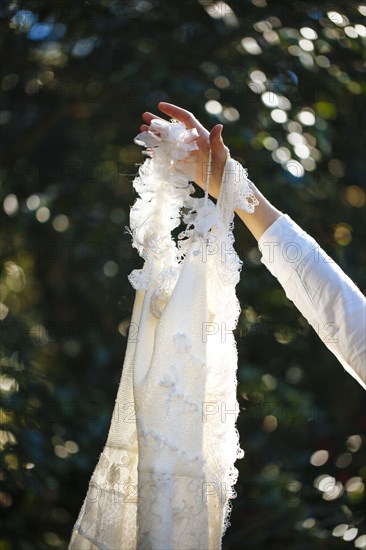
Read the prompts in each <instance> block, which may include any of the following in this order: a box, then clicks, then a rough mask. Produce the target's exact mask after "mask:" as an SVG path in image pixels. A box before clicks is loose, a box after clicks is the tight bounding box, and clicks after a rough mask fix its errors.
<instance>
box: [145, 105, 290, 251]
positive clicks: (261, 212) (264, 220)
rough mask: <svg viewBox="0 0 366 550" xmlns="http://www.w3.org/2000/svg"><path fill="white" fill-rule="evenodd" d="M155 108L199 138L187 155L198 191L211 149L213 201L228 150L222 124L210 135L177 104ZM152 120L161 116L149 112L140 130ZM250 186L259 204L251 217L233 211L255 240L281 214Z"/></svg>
mask: <svg viewBox="0 0 366 550" xmlns="http://www.w3.org/2000/svg"><path fill="white" fill-rule="evenodd" d="M158 109H159V110H160V111H161V112H162V113H164V114H165V115H167V116H168V117H170V118H174V119H176V120H179V122H184V124H185V125H186V127H187V128H196V130H197V132H198V134H199V137H198V138H197V139H196V143H197V145H198V150H197V151H192V152H191V153H190V157H191V158H190V162H192V161H193V162H195V166H196V170H195V171H196V175H195V178H194V180H193V181H194V182H195V183H196V184H197V185H199V187H201V188H202V189H204V188H205V181H206V175H205V169H204V168H205V167H207V165H208V153H209V149H210V148H211V154H212V166H213V167H215V168H214V169H213V170H212V174H211V177H210V186H209V194H210V195H211V196H212V197H214V198H215V199H217V197H218V194H219V190H220V185H221V180H222V175H223V170H224V166H225V162H226V160H227V158H228V157H229V156H230V153H229V150H228V148H227V147H226V146H225V144H224V142H223V140H222V136H221V133H222V129H223V126H222V124H216V126H214V127H213V128H212V130H211V132H209V131H208V130H206V128H204V127H203V126H202V124H201V123H200V122H199V121H198V120H197V119H196V118H195V117H194V115H193V114H192V113H190V112H189V111H186V110H185V109H182V108H181V107H178V106H177V105H173V104H172V103H166V102H164V101H161V102H160V103H158ZM155 118H161V117H159V116H157V115H154V114H153V113H149V112H145V113H143V115H142V119H143V121H144V122H145V124H143V125H142V126H141V128H140V129H141V131H142V132H144V131H146V130H148V129H149V124H150V123H151V121H152V120H153V119H155ZM249 177H250V175H249ZM250 187H251V190H252V192H253V194H254V195H255V197H256V198H257V199H258V202H259V204H258V205H257V206H256V207H255V210H254V212H253V213H252V214H250V213H248V212H246V211H245V210H241V209H239V208H237V209H236V210H235V212H236V214H237V215H238V216H239V218H240V219H241V220H242V221H243V222H244V224H245V225H246V226H247V228H248V229H249V231H250V232H251V233H252V235H253V236H254V237H255V239H256V240H257V241H258V240H259V238H260V237H261V236H262V234H263V233H264V232H265V230H266V229H268V227H269V226H270V225H272V223H273V222H274V221H275V220H276V219H277V218H278V217H279V216H280V215H281V214H282V212H281V211H280V210H277V208H275V207H274V206H273V205H272V204H271V203H270V202H269V201H268V200H267V199H266V197H265V196H264V195H262V193H261V192H260V191H259V189H257V187H256V186H255V185H254V184H253V183H251V184H250Z"/></svg>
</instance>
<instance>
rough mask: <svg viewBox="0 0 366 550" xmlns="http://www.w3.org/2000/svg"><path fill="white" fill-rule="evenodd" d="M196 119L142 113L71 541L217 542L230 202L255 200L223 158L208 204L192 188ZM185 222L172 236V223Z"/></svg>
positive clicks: (229, 430)
mask: <svg viewBox="0 0 366 550" xmlns="http://www.w3.org/2000/svg"><path fill="white" fill-rule="evenodd" d="M196 138H197V133H196V131H195V130H187V129H186V127H185V125H184V124H182V123H178V122H176V121H172V122H167V121H161V120H156V121H152V123H151V125H150V129H149V131H148V132H143V133H141V134H139V135H138V136H137V137H136V138H135V142H136V143H137V144H139V145H143V146H145V147H147V150H146V151H145V154H146V156H147V157H148V158H146V160H145V162H144V163H143V164H142V165H141V166H140V168H139V174H138V176H136V178H135V180H134V182H133V185H134V188H135V190H136V191H137V193H138V194H139V198H137V199H136V202H135V204H134V205H133V207H132V208H131V212H130V228H131V234H132V237H133V242H132V244H133V246H134V247H136V248H137V250H138V252H139V254H140V255H141V256H142V257H143V259H144V265H143V268H142V269H140V270H134V271H133V272H132V273H131V274H130V275H129V280H130V282H131V284H132V286H133V288H134V289H135V291H136V294H135V301H134V306H133V311H132V319H131V324H130V331H129V336H128V342H127V348H126V353H125V358H124V362H123V369H122V376H121V380H120V384H119V388H118V392H117V398H116V402H115V407H114V411H113V416H112V420H111V424H110V428H109V433H108V437H107V441H106V444H105V446H104V449H103V451H102V453H101V454H100V457H99V460H98V463H97V465H96V467H95V469H94V472H93V474H92V477H91V479H90V482H89V487H88V491H87V495H86V498H85V500H84V502H83V504H82V507H81V510H80V512H79V516H78V518H77V521H76V523H75V525H74V527H73V530H72V535H71V540H70V543H69V546H68V549H69V550H96V549H100V550H136V549H138V550H143V549H156V550H173V549H185V550H193V549H194V550H200V549H202V550H203V549H204V550H207V549H210V550H216V549H221V547H222V544H221V540H222V536H223V534H224V533H225V530H226V528H227V526H228V525H230V523H229V517H230V510H231V502H230V499H232V498H235V496H236V494H235V490H234V485H235V483H236V480H237V475H238V470H237V469H236V467H235V465H234V463H235V461H236V460H237V459H238V458H242V457H243V456H244V451H243V450H242V449H241V448H240V445H239V434H238V431H237V428H236V420H237V416H238V412H239V410H238V403H237V399H236V387H237V381H236V371H237V349H236V342H235V338H234V335H233V329H234V328H235V327H236V325H237V321H238V317H239V314H240V305H239V302H238V300H237V297H236V293H235V286H236V284H237V283H238V281H239V277H240V271H241V268H242V262H241V260H240V259H239V257H238V255H237V253H236V251H235V250H234V248H233V243H234V237H233V233H232V230H233V218H234V209H235V208H236V207H237V206H240V207H241V208H244V209H246V210H247V211H248V212H253V210H254V208H255V205H256V204H258V202H257V201H256V199H255V197H254V195H253V194H252V193H251V192H250V188H249V185H248V181H249V180H248V179H247V173H246V171H245V169H244V168H243V167H242V166H241V165H240V164H239V163H238V162H236V161H235V160H233V159H231V158H228V160H227V162H226V164H225V167H224V175H223V180H222V184H221V188H220V195H219V197H218V200H217V204H214V202H213V201H211V200H210V199H209V198H208V192H207V189H208V181H209V175H210V172H211V168H212V167H211V166H210V165H209V166H207V170H206V171H207V174H208V177H207V186H206V193H205V196H204V197H203V198H197V197H193V196H191V195H192V193H193V191H194V187H193V186H192V185H191V184H190V182H189V179H188V177H187V175H186V172H185V171H184V170H183V166H184V167H185V168H187V166H186V165H185V164H184V165H183V164H182V163H181V161H184V159H187V158H188V157H190V158H191V157H192V156H191V155H190V151H194V150H195V149H197V145H196V143H195V139H196ZM182 223H183V224H185V229H184V230H182V231H181V232H180V233H179V235H178V238H177V243H176V241H175V239H174V238H173V237H172V231H173V230H174V229H177V228H178V229H179V226H180V225H181V224H182Z"/></svg>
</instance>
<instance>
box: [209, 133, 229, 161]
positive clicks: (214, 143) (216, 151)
mask: <svg viewBox="0 0 366 550" xmlns="http://www.w3.org/2000/svg"><path fill="white" fill-rule="evenodd" d="M222 129H223V126H222V124H216V126H214V127H213V128H212V130H211V132H210V147H211V150H212V153H213V155H215V157H216V160H217V161H219V162H225V161H226V159H227V156H228V148H227V147H226V146H225V144H224V142H223V140H222V136H221V134H222Z"/></svg>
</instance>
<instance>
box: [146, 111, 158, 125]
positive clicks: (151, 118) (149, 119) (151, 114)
mask: <svg viewBox="0 0 366 550" xmlns="http://www.w3.org/2000/svg"><path fill="white" fill-rule="evenodd" d="M154 118H158V119H159V120H163V119H162V118H161V117H160V116H158V115H154V114H153V113H149V112H148V111H146V112H145V113H143V114H142V120H143V121H144V122H146V124H150V122H151V121H152V120H153V119H154Z"/></svg>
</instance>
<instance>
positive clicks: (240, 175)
mask: <svg viewBox="0 0 366 550" xmlns="http://www.w3.org/2000/svg"><path fill="white" fill-rule="evenodd" d="M229 174H230V175H231V176H232V177H233V178H234V197H233V200H234V204H233V206H234V210H235V209H236V208H239V209H240V210H245V211H246V212H249V213H250V214H253V212H254V210H255V207H256V206H257V205H258V204H259V201H258V199H257V198H256V196H255V195H254V193H253V191H252V189H251V187H250V184H253V182H252V181H251V180H250V179H249V178H248V170H247V169H246V168H244V167H243V166H242V165H241V164H240V162H238V161H237V160H234V159H232V158H229V159H228V160H227V162H226V165H225V169H224V176H223V180H224V179H225V178H226V177H227V176H228V175H229ZM253 185H254V184H253Z"/></svg>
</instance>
